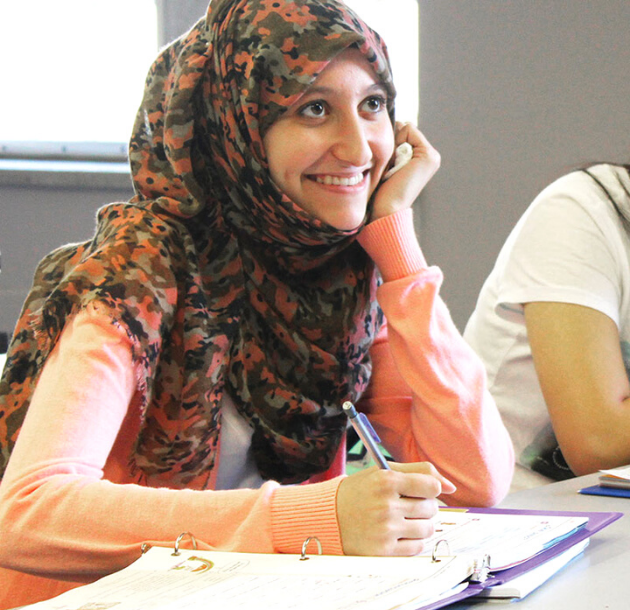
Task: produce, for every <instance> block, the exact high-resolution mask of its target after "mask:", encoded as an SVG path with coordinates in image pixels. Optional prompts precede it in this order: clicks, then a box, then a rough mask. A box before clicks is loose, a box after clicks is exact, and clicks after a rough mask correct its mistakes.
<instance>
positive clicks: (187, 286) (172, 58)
mask: <svg viewBox="0 0 630 610" xmlns="http://www.w3.org/2000/svg"><path fill="white" fill-rule="evenodd" d="M350 46H353V47H355V48H358V49H360V51H361V52H362V53H363V54H364V56H365V57H366V58H367V60H368V61H369V62H370V63H371V65H372V66H373V69H374V72H375V73H376V75H377V77H378V78H379V79H381V80H382V82H383V85H384V86H385V87H386V88H387V89H388V91H389V96H390V114H391V115H392V120H393V99H394V89H393V85H392V81H391V73H390V69H389V63H388V59H387V52H386V49H385V47H384V45H383V43H382V42H381V40H380V38H379V37H378V35H377V34H375V33H374V32H373V31H372V30H370V29H369V28H368V27H367V26H366V25H365V24H364V23H363V22H362V21H361V20H360V19H359V18H358V17H357V16H356V15H355V14H354V13H353V12H352V11H351V10H350V9H348V8H347V7H346V6H345V5H344V4H343V3H341V2H337V1H335V0H296V1H294V2H289V1H287V0H215V1H213V2H212V3H211V5H210V7H209V9H208V13H207V15H206V16H205V18H203V19H201V20H200V21H199V22H198V23H197V24H196V25H195V26H194V27H193V28H192V29H191V30H190V31H189V32H188V33H187V34H186V35H184V36H182V37H181V38H180V39H178V40H176V41H175V42H173V43H172V44H171V45H169V46H168V47H166V48H165V49H164V50H163V51H162V52H161V53H160V55H159V56H158V58H157V60H156V61H155V63H154V64H153V66H152V67H151V70H150V72H149V75H148V77H147V82H146V89H145V95H144V99H143V102H142V105H141V108H140V110H139V112H138V115H137V119H136V123H135V126H134V132H133V136H132V138H131V141H130V153H129V156H130V163H131V170H132V176H133V183H134V189H135V192H136V195H135V196H134V197H133V198H132V199H131V200H130V201H129V202H127V203H118V204H111V205H108V206H105V207H103V208H102V209H101V210H99V213H98V218H97V229H96V233H95V235H94V237H93V238H92V239H91V240H90V241H89V242H86V243H83V244H78V245H70V246H65V247H63V248H60V249H59V250H56V251H55V252H53V253H51V254H50V255H48V257H46V258H45V259H44V260H43V261H42V262H41V263H40V265H39V267H38V270H37V272H36V276H35V280H34V286H33V289H32V291H31V293H30V294H29V296H28V298H27V300H26V303H25V305H24V309H23V311H22V314H21V316H20V320H19V322H18V325H17V327H16V331H15V334H14V337H13V340H12V343H11V347H10V350H9V355H8V359H7V366H6V367H5V373H4V375H3V378H2V381H1V385H0V441H1V443H2V447H1V449H2V454H1V455H0V474H1V473H2V472H3V470H4V466H5V464H6V461H7V460H8V456H9V455H10V451H11V449H12V446H13V443H14V442H15V440H16V438H17V435H18V433H19V429H20V427H21V424H22V421H23V418H24V415H25V413H26V410H27V408H28V404H29V402H30V397H31V394H32V392H33V388H34V386H35V384H36V382H37V379H38V377H39V374H40V372H41V368H42V367H43V364H44V362H45V360H46V358H47V356H48V354H49V353H50V350H51V349H52V347H53V346H54V344H55V342H56V340H57V338H58V335H59V333H60V332H61V330H62V329H63V326H64V324H65V321H66V320H67V318H68V316H70V315H71V314H73V313H74V312H76V311H79V310H81V309H82V308H84V307H85V306H86V305H88V304H90V303H92V304H94V305H95V306H97V307H98V308H99V309H100V310H101V311H106V312H107V313H108V315H109V316H111V318H112V321H113V323H115V324H118V325H120V327H121V328H123V329H124V331H125V332H126V333H127V334H128V336H129V337H130V338H131V340H132V343H133V356H134V361H135V363H136V364H137V367H138V370H139V371H140V373H139V375H140V380H139V390H140V392H141V397H142V414H141V416H142V422H141V428H140V434H139V438H138V441H137V444H136V447H135V449H134V452H133V455H131V456H129V459H130V463H131V464H132V467H134V468H136V469H137V471H138V472H139V473H140V476H141V477H142V478H143V480H144V481H145V482H146V484H149V485H156V486H157V485H164V486H168V487H175V488H178V487H192V488H204V487H205V486H206V485H207V483H208V479H209V473H210V471H211V470H212V468H213V466H214V464H215V459H216V450H217V443H218V438H219V431H220V427H221V404H222V401H223V400H224V395H225V393H227V394H228V395H229V396H230V398H231V399H232V400H233V401H234V403H235V404H236V407H237V409H238V411H239V412H240V413H241V415H242V416H243V417H244V418H245V419H246V420H247V421H248V422H249V424H250V425H251V427H252V428H253V437H252V449H253V453H254V457H255V460H256V464H257V466H258V469H259V471H260V473H261V474H262V476H263V477H264V478H267V479H270V478H273V479H276V480H279V481H282V482H297V481H303V480H306V479H308V478H309V477H310V476H312V475H314V474H317V473H321V472H323V471H325V470H326V469H327V468H328V467H329V466H330V464H331V462H332V460H333V459H334V456H335V454H336V452H337V450H338V448H339V445H340V441H341V438H342V435H343V432H344V428H345V417H344V416H343V415H342V414H341V410H340V405H341V404H342V402H343V401H344V400H356V399H357V398H358V397H359V396H360V395H361V393H362V392H363V390H364V389H365V387H366V385H367V383H368V381H369V378H370V372H371V365H370V359H369V355H368V350H369V348H370V346H371V343H372V341H373V338H374V336H375V334H376V333H377V332H378V328H379V326H380V324H381V322H382V314H381V312H380V310H379V308H378V306H377V304H376V298H375V293H376V287H377V283H378V278H377V274H376V271H375V269H374V266H373V264H372V262H371V261H370V260H369V258H368V257H367V255H366V254H365V253H364V251H363V250H362V249H361V248H360V247H359V245H358V243H357V242H356V239H355V238H356V234H357V232H358V231H359V229H360V228H358V229H356V230H353V231H341V230H338V229H335V228H333V227H331V226H329V225H327V224H326V223H324V222H322V221H319V220H317V219H315V218H313V217H312V216H311V215H309V214H307V213H306V212H305V211H303V210H302V209H300V208H299V207H298V206H297V205H296V204H294V203H293V202H292V201H291V200H289V199H288V198H287V197H286V196H285V195H284V194H283V193H282V192H280V190H279V189H278V188H277V187H276V186H275V185H274V184H273V183H272V182H271V180H270V177H269V173H268V171H267V160H266V157H265V151H264V147H263V144H262V138H263V136H264V134H265V131H266V129H268V127H269V126H270V125H271V124H273V122H274V121H275V120H276V119H277V118H278V117H279V116H280V115H281V114H282V113H283V112H285V110H286V109H287V108H288V107H289V106H290V105H291V104H292V103H294V102H295V101H296V100H297V99H299V97H300V96H301V95H302V94H303V93H304V92H305V90H306V89H307V88H308V87H309V85H310V84H311V83H312V82H313V81H314V80H315V79H316V78H317V76H318V74H319V73H321V71H322V70H323V69H324V68H325V67H326V65H327V64H328V63H329V62H330V61H331V60H332V59H333V58H334V57H335V56H336V55H337V54H339V53H340V52H341V51H343V50H344V49H346V48H348V47H350Z"/></svg>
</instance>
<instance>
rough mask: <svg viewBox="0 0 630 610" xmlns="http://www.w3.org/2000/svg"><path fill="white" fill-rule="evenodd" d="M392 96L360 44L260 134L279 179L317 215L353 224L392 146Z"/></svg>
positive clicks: (361, 215) (340, 224)
mask: <svg viewBox="0 0 630 610" xmlns="http://www.w3.org/2000/svg"><path fill="white" fill-rule="evenodd" d="M389 95H390V93H388V90H387V88H386V86H385V84H381V83H380V81H379V80H378V78H377V76H376V74H375V73H374V71H373V70H372V68H371V67H370V64H369V63H368V61H367V59H365V57H364V56H363V55H362V54H361V53H360V52H359V51H358V50H356V49H349V50H346V51H344V52H343V53H342V54H341V55H339V56H337V57H336V58H335V59H334V60H333V61H331V62H330V64H328V66H327V67H326V69H325V70H324V71H323V72H322V73H321V75H320V76H319V77H318V79H317V82H316V84H315V86H313V87H311V88H310V89H309V90H308V91H307V92H306V93H305V94H304V96H302V97H301V98H300V99H299V100H298V101H297V102H295V103H294V104H293V105H292V106H291V107H289V109H288V111H287V112H286V113H285V114H284V115H283V116H282V117H281V118H280V119H279V120H278V121H276V122H275V123H274V124H273V125H272V126H271V127H270V128H269V130H268V131H267V133H266V134H265V136H264V139H263V142H264V145H265V150H266V151H267V159H268V162H269V170H270V172H271V177H272V178H273V180H274V182H275V183H276V185H277V186H279V187H280V188H281V189H282V190H283V191H284V193H285V194H286V195H287V196H288V197H289V198H290V199H292V200H293V201H294V202H295V203H297V204H298V205H299V206H300V207H301V208H302V209H303V210H305V211H307V212H309V213H310V214H313V216H315V217H316V218H318V219H319V220H322V221H324V222H327V223H328V224H330V225H332V226H333V227H335V228H337V229H342V230H344V231H349V230H352V229H355V228H357V227H358V226H359V225H360V224H361V223H362V222H363V220H364V218H365V214H366V211H367V204H368V200H369V198H370V196H371V195H372V193H373V192H374V189H375V188H376V186H377V185H378V183H379V181H380V179H381V176H382V175H383V172H384V169H385V166H386V165H387V164H388V163H389V160H390V159H391V157H392V154H393V152H394V129H393V126H392V122H391V119H390V116H389V113H388V106H389V107H390V108H391V102H390V103H389V104H388V97H389Z"/></svg>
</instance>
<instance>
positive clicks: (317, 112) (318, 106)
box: [300, 101, 326, 119]
mask: <svg viewBox="0 0 630 610" xmlns="http://www.w3.org/2000/svg"><path fill="white" fill-rule="evenodd" d="M300 114H301V115H302V116H305V117H310V118H315V119H319V118H321V117H323V116H325V115H326V106H325V105H324V102H320V101H314V102H309V103H308V104H306V106H303V107H302V108H301V109H300Z"/></svg>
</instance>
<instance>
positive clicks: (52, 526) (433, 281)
mask: <svg viewBox="0 0 630 610" xmlns="http://www.w3.org/2000/svg"><path fill="white" fill-rule="evenodd" d="M360 241H361V243H362V245H363V247H364V248H365V249H366V250H367V251H368V253H369V254H370V255H371V256H372V257H373V259H374V260H375V261H376V264H377V265H378V266H379V268H380V270H381V273H382V275H383V278H384V283H383V285H382V286H381V287H380V288H379V293H378V299H379V302H380V305H381V307H382V308H383V311H384V313H385V317H386V319H387V326H386V328H384V329H383V332H382V333H381V334H380V335H379V337H378V338H377V340H376V342H375V343H374V345H373V348H372V352H371V353H372V358H373V376H372V379H371V382H370V386H369V388H368V390H367V392H366V393H365V394H364V396H363V397H362V399H361V401H360V402H359V404H358V405H357V406H358V408H359V409H360V410H362V411H364V412H366V413H369V415H370V419H371V421H372V423H373V425H374V427H375V428H376V430H377V432H378V433H379V435H380V437H381V439H382V441H383V444H384V445H385V446H386V447H387V448H388V450H389V451H390V452H391V453H392V455H393V456H394V457H395V459H397V460H398V461H401V462H403V461H404V462H417V461H430V462H432V463H433V464H434V465H435V466H436V467H437V468H438V470H439V471H440V472H442V474H444V475H445V476H446V477H447V478H448V479H450V480H451V481H452V482H453V483H455V485H457V491H456V492H455V493H454V494H453V495H451V496H448V497H445V498H444V500H445V501H447V502H448V503H451V504H458V505H486V506H487V505H492V504H495V503H497V502H498V501H500V500H501V499H502V498H503V496H504V495H505V493H507V490H508V488H509V485H510V481H511V477H512V471H513V461H514V460H513V452H512V445H511V442H510V439H509V437H508V435H507V433H506V431H505V428H504V427H503V424H502V422H501V420H500V417H499V415H498V412H497V410H496V407H495V405H494V402H493V400H492V398H491V396H490V394H489V393H488V391H487V388H486V379H485V372H484V370H483V367H482V365H481V363H480V361H479V359H478V358H477V357H476V355H475V354H474V353H473V351H472V350H471V349H470V348H469V347H468V345H467V344H466V343H465V342H464V340H463V339H462V337H461V336H460V334H459V332H458V331H457V329H456V328H455V326H454V324H453V322H452V321H451V318H450V316H449V314H448V311H447V308H446V306H445V305H444V303H443V302H442V300H441V299H440V298H439V296H438V292H439V287H440V283H441V273H440V271H439V270H438V269H436V268H427V267H426V264H425V262H424V258H423V256H422V253H421V251H420V248H419V246H418V242H417V239H416V237H415V234H414V231H413V221H412V217H411V211H410V210H406V211H404V212H400V213H398V214H395V215H393V216H390V217H387V218H383V219H381V220H378V221H376V222H374V223H371V224H370V225H368V226H367V227H366V229H365V230H364V231H363V232H362V233H361V236H360ZM135 387H136V377H135V371H134V370H133V368H132V365H131V349H130V345H129V343H128V340H127V338H126V337H125V336H123V333H122V332H121V331H120V330H119V329H118V328H117V327H116V326H114V325H112V324H111V323H110V321H109V319H108V318H107V317H106V316H105V315H103V313H100V312H98V311H95V310H93V309H88V310H85V311H83V312H81V313H79V314H78V315H76V316H75V317H74V318H73V319H72V320H71V322H69V323H68V325H67V326H66V328H65V329H64V331H63V333H62V336H61V339H60V341H59V342H58V344H57V346H56V347H55V349H54V350H53V352H52V354H51V356H50V358H49V360H48V362H47V363H46V366H45V367H44V370H43V372H42V376H41V378H40V381H39V384H38V387H37V389H36V391H35V394H34V396H33V400H32V403H31V406H30V409H29V412H28V415H27V418H26V420H25V422H24V426H23V428H22V431H21V433H20V437H19V440H18V443H17V444H16V447H15V450H14V452H13V455H12V457H11V461H10V463H9V467H8V469H7V472H6V475H5V477H4V480H3V481H2V483H1V484H0V539H1V540H2V544H0V565H1V566H3V567H2V568H0V610H5V609H7V608H12V607H14V606H19V605H23V604H26V603H32V602H35V601H38V600H42V599H47V598H49V597H52V596H53V595H56V594H58V593H61V592H62V591H64V590H66V589H68V588H70V587H72V586H76V583H81V582H89V581H92V580H94V579H96V578H98V577H100V576H103V575H105V574H108V573H111V572H113V571H115V570H118V569H121V568H123V567H125V566H126V565H128V564H130V563H131V562H132V561H134V560H135V559H136V558H137V557H138V556H139V554H140V547H141V545H142V543H143V542H149V543H151V544H154V545H172V543H173V541H174V540H175V538H177V536H178V535H179V534H180V533H182V532H184V531H190V532H193V533H194V535H195V537H196V538H197V540H198V541H200V547H201V548H212V549H220V550H232V551H249V552H268V553H272V552H299V550H300V548H301V545H302V542H303V540H304V539H305V538H306V537H307V536H312V535H315V536H317V537H318V538H319V539H320V541H321V542H322V544H323V548H324V552H325V553H330V554H339V553H342V544H341V537H340V533H339V528H338V524H337V517H336V493H337V489H338V486H339V483H340V482H341V479H342V476H343V471H344V465H345V463H344V455H345V454H344V450H345V447H341V449H340V451H339V454H338V456H337V459H336V461H335V463H334V464H333V466H332V468H331V469H330V470H329V471H328V472H327V473H325V474H324V475H322V476H320V477H318V480H312V481H311V482H310V483H309V484H305V485H296V486H281V485H279V484H277V483H275V482H273V481H269V482H267V483H265V484H264V485H263V486H262V487H261V488H260V489H252V490H249V489H242V490H230V491H213V490H211V489H209V490H206V491H193V490H173V489H167V488H159V489H157V488H150V487H147V486H146V485H145V484H144V482H143V480H142V477H141V476H138V475H134V474H133V473H132V472H131V471H130V469H129V467H128V460H127V458H128V456H129V454H130V450H131V447H132V444H133V442H134V440H135V438H136V435H137V427H138V421H139V418H138V402H137V400H135ZM215 470H216V469H215ZM211 486H212V483H211Z"/></svg>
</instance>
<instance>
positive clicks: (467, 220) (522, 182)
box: [0, 0, 630, 330]
mask: <svg viewBox="0 0 630 610" xmlns="http://www.w3.org/2000/svg"><path fill="white" fill-rule="evenodd" d="M161 1H164V0H161ZM178 1H179V2H181V1H182V0H178ZM190 2H191V3H192V5H194V14H193V15H192V16H191V17H190V18H189V19H186V20H185V21H187V22H188V24H191V23H193V22H194V21H195V20H196V18H197V17H198V16H199V15H200V14H201V13H200V10H199V6H203V4H205V0H190ZM180 6H181V5H180ZM420 8H421V11H420V16H421V102H420V115H421V123H422V128H423V129H424V131H425V133H426V134H427V136H428V137H429V139H430V140H431V141H432V142H433V143H434V145H435V146H436V147H437V148H438V149H439V150H440V152H441V153H442V169H441V170H440V172H439V173H438V175H437V176H436V177H435V179H434V180H433V181H432V182H431V184H430V185H429V187H428V188H427V191H426V192H425V194H424V195H423V196H422V197H421V200H420V202H419V204H418V209H419V213H418V214H417V217H418V225H419V233H420V237H421V241H422V244H423V247H424V249H425V253H426V255H427V258H428V260H429V261H430V262H431V263H434V264H438V265H440V266H441V267H442V269H443V270H444V273H445V276H446V279H445V283H444V288H443V294H444V296H445V299H446V301H447V303H448V305H449V307H450V309H451V312H452V314H453V317H454V319H455V321H456V323H457V324H458V325H459V326H460V327H461V328H463V325H464V324H465V322H466V320H467V319H468V316H469V315H470V312H471V311H472V309H473V307H474V303H475V300H476V297H477V294H478V292H479V289H480V287H481V284H482V283H483V280H484V279H485V277H486V275H487V274H488V272H489V271H490V269H491V267H492V264H493V262H494V260H495V258H496V255H497V253H498V251H499V248H500V247H501V244H502V243H503V241H504V239H505V237H506V236H507V234H508V232H509V231H510V229H511V227H512V226H513V224H514V223H515V222H516V220H517V218H518V217H519V216H520V214H521V213H522V211H523V210H524V209H525V207H526V206H527V205H528V203H529V202H530V201H531V199H532V198H533V197H534V196H535V195H536V193H537V192H538V191H539V190H540V189H541V188H543V187H544V186H545V184H547V183H548V182H549V181H551V180H552V179H554V178H555V177H556V176H558V175H559V174H561V173H563V172H564V171H566V170H567V169H569V168H571V167H573V166H575V165H576V164H581V163H584V162H588V161H590V160H595V159H610V160H628V159H630V150H629V148H630V147H629V144H630V142H629V138H628V136H627V133H626V131H627V129H628V125H630V120H629V119H630V102H629V100H630V79H628V62H629V60H630V36H629V35H628V31H627V30H628V24H629V23H630V2H628V1H627V0H593V1H586V0H467V1H463V0H420ZM188 24H186V23H182V24H181V25H178V27H182V26H183V29H185V27H187V25H188ZM170 35H171V34H169V35H166V37H169V36H170ZM0 173H1V172H0ZM112 185H114V186H112V187H111V188H107V187H106V186H103V183H102V182H101V183H100V186H99V187H98V188H96V187H94V188H83V189H82V188H78V187H61V186H56V187H54V188H49V187H32V188H29V187H16V186H3V182H2V176H1V175H0V251H1V252H2V273H0V330H10V329H11V328H12V326H13V324H14V322H15V318H16V316H17V314H18V312H19V309H20V305H21V302H22V300H23V299H24V296H25V295H26V292H27V290H28V288H29V285H30V281H31V276H32V272H33V269H34V267H35V264H36V263H37V261H38V260H39V259H40V258H41V257H42V256H43V255H44V254H45V253H47V252H48V251H50V250H51V249H52V248H54V247H56V246H58V245H61V244H63V243H65V242H68V241H79V240H81V239H86V238H88V237H89V236H90V235H91V233H92V230H93V227H94V214H95V211H96V209H97V208H98V207H99V206H100V205H102V204H104V203H107V202H110V201H115V200H121V199H126V198H127V197H128V196H129V194H130V189H126V188H123V187H121V186H119V185H120V180H116V181H112Z"/></svg>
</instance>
